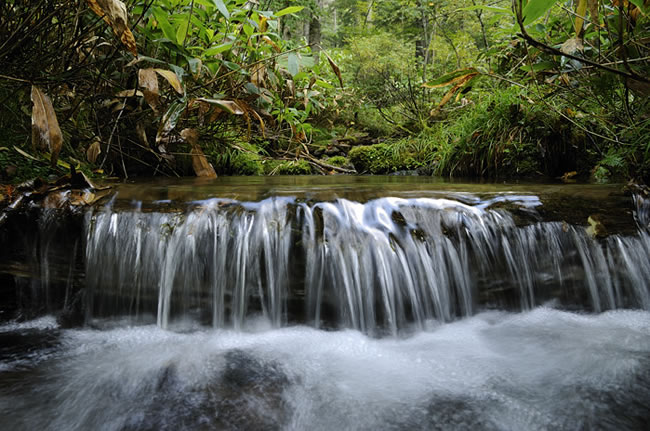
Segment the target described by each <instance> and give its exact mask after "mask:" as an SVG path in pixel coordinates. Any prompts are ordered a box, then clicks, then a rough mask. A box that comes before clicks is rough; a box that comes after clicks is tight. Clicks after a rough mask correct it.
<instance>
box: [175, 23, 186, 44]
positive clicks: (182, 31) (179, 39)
mask: <svg viewBox="0 0 650 431" xmlns="http://www.w3.org/2000/svg"><path fill="white" fill-rule="evenodd" d="M187 27H188V22H187V21H182V22H181V23H180V25H179V26H178V29H177V30H176V43H178V45H179V46H183V43H184V42H185V36H186V35H187Z"/></svg>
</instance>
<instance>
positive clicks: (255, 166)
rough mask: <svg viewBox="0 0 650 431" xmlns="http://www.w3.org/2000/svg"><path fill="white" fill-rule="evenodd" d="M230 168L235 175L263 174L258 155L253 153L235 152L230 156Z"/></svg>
mask: <svg viewBox="0 0 650 431" xmlns="http://www.w3.org/2000/svg"><path fill="white" fill-rule="evenodd" d="M232 169H233V171H234V172H235V174H236V175H264V167H263V166H262V160H261V159H260V156H258V155H257V154H253V153H244V152H240V153H237V154H236V155H235V156H234V157H233V158H232Z"/></svg>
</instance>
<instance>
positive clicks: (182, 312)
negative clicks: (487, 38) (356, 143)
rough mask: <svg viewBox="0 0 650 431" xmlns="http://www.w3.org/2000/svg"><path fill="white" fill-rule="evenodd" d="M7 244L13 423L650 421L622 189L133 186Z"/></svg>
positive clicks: (406, 184) (8, 231) (643, 337)
mask: <svg viewBox="0 0 650 431" xmlns="http://www.w3.org/2000/svg"><path fill="white" fill-rule="evenodd" d="M48 202H50V203H48ZM0 240H1V241H2V244H3V247H2V250H0V258H1V259H0V262H1V263H0V285H1V287H0V292H1V293H2V295H3V298H5V299H4V300H3V302H2V305H1V306H0V429H11V430H34V429H43V430H124V431H126V430H165V429H169V430H180V429H190V430H195V429H199V430H200V429H205V430H214V429H217V430H244V429H245V430H249V429H255V430H280V429H281V430H307V429H309V430H371V429H372V430H377V429H386V430H437V429H440V430H449V429H453V430H476V429H485V430H587V429H588V430H601V429H602V430H642V429H646V428H645V427H647V424H648V423H650V257H649V256H650V201H648V200H646V199H644V198H643V197H641V196H637V195H630V194H626V193H624V192H623V187H622V185H617V184H613V185H591V184H536V183H513V184H481V183H460V182H447V181H442V180H440V179H434V178H421V177H350V176H348V177H343V176H340V177H339V176H331V177H267V178H238V177H229V178H219V179H217V180H209V181H206V180H198V179H197V180H194V179H192V180H189V179H188V180H174V181H169V180H157V181H138V182H134V183H127V184H120V185H114V186H113V187H112V189H111V190H110V192H109V193H107V194H106V196H105V197H104V198H102V199H101V200H99V201H98V202H97V203H96V204H94V205H92V206H91V207H85V208H84V207H81V208H72V209H70V208H66V207H62V206H61V205H55V204H52V203H51V201H47V200H46V201H44V203H42V204H40V205H32V206H30V207H29V208H26V209H24V210H23V211H21V212H20V213H16V214H12V216H11V218H10V219H8V221H7V223H5V224H4V225H3V226H2V228H0Z"/></svg>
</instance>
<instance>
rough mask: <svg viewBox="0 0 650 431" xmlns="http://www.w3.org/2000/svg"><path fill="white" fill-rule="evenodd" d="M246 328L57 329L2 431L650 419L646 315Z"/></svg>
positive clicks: (486, 316)
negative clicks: (387, 328)
mask: <svg viewBox="0 0 650 431" xmlns="http://www.w3.org/2000/svg"><path fill="white" fill-rule="evenodd" d="M248 324H249V326H248V327H247V328H244V331H230V330H209V331H206V330H198V331H194V332H190V333H175V332H169V331H164V330H161V329H159V328H157V327H155V326H144V327H120V328H117V329H105V330H102V331H98V330H66V331H62V334H61V338H60V346H59V348H58V350H57V352H58V353H57V354H55V355H53V357H52V358H50V359H48V360H46V361H42V362H39V363H38V364H36V365H34V368H33V369H30V370H29V371H28V372H24V371H22V372H20V371H18V370H14V371H13V373H16V374H17V375H18V376H19V377H14V376H13V374H12V371H11V370H5V371H3V372H1V373H0V429H3V430H36V429H39V430H57V431H58V430H70V431H73V430H127V429H128V430H135V429H138V430H162V429H170V430H180V429H282V430H327V431H329V430H360V429H364V430H377V429H396V430H397V429H399V430H418V429H422V430H430V429H441V430H448V429H454V430H459V429H460V430H475V429H490V430H491V429H494V430H565V429H566V430H581V429H607V430H625V429H630V430H635V429H643V426H644V424H647V423H648V422H647V421H650V313H648V312H644V311H610V312H605V313H602V314H598V315H579V314H572V313H568V312H563V311H558V310H554V309H550V308H537V309H534V310H532V311H529V312H522V313H505V312H487V313H481V314H478V315H476V316H473V317H470V318H466V319H463V320H460V321H456V322H453V323H448V324H438V323H436V322H429V324H428V328H427V329H425V330H423V331H420V332H417V333H415V334H414V335H413V336H411V337H407V338H384V339H374V338H369V337H368V336H366V335H364V334H362V333H360V332H357V331H354V330H343V331H337V332H326V331H322V330H318V329H314V328H310V327H304V326H298V327H287V328H282V329H270V323H269V322H266V321H264V320H259V319H258V320H249V321H248ZM0 332H1V331H0ZM6 364H7V365H8V366H11V364H12V362H11V361H6ZM16 368H19V369H24V365H20V366H18V365H16ZM12 379H19V381H20V384H19V385H17V384H14V385H12Z"/></svg>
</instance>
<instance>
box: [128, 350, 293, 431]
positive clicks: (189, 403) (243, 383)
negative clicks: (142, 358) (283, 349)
mask: <svg viewBox="0 0 650 431" xmlns="http://www.w3.org/2000/svg"><path fill="white" fill-rule="evenodd" d="M204 369H205V370H208V371H207V372H208V373H209V374H210V375H206V376H205V377H206V378H205V379H203V380H200V381H195V382H191V383H188V382H187V380H186V378H185V376H183V375H182V373H181V372H180V371H179V369H178V367H177V365H176V364H174V363H171V364H169V365H168V366H166V367H164V368H163V369H162V370H161V371H160V373H159V374H158V376H157V377H156V382H155V384H153V385H150V386H149V390H151V391H152V393H151V394H142V397H141V399H150V400H151V401H150V402H149V403H148V404H147V405H146V406H145V407H144V411H137V410H135V411H134V412H133V414H131V416H130V418H129V419H128V420H127V421H126V422H127V423H126V424H125V426H124V427H123V428H122V430H123V431H127V430H128V431H132V430H133V431H135V430H141V431H142V430H167V429H168V430H177V429H199V430H203V429H205V430H213V429H219V430H244V429H251V430H252V429H255V430H277V429H280V428H281V427H282V426H283V425H284V424H286V423H287V421H288V419H289V417H290V413H291V412H290V410H289V408H288V405H287V404H286V403H285V401H284V398H283V393H284V391H285V389H286V388H287V387H288V385H289V384H290V380H289V378H288V377H287V376H286V374H285V373H284V372H283V371H282V369H281V367H280V366H279V364H277V363H274V362H267V361H262V360H259V359H257V358H255V357H253V356H252V355H251V354H249V353H247V352H245V351H243V350H232V351H229V352H227V353H226V354H225V355H223V356H219V357H216V358H213V360H211V361H210V363H207V364H205V367H204Z"/></svg>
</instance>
